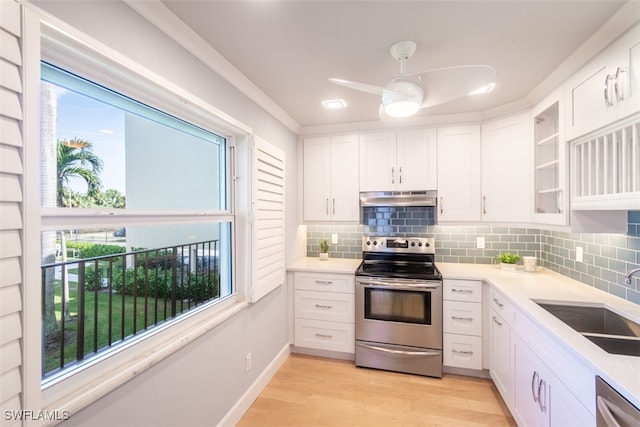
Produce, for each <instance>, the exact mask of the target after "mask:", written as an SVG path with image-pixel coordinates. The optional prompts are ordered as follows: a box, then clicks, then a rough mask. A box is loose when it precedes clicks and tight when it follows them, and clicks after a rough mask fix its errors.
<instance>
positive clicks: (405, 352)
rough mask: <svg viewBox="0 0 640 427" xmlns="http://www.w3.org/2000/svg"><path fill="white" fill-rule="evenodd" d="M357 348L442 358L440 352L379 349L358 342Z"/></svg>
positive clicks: (375, 346)
mask: <svg viewBox="0 0 640 427" xmlns="http://www.w3.org/2000/svg"><path fill="white" fill-rule="evenodd" d="M356 345H357V346H360V347H363V348H368V349H370V350H376V351H382V352H384V353H390V354H400V355H403V356H440V354H441V353H440V351H405V350H392V349H390V348H384V347H379V346H377V345H371V344H362V343H359V342H357V343H356Z"/></svg>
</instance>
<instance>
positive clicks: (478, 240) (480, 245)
mask: <svg viewBox="0 0 640 427" xmlns="http://www.w3.org/2000/svg"><path fill="white" fill-rule="evenodd" d="M476 247H477V248H478V249H484V237H476Z"/></svg>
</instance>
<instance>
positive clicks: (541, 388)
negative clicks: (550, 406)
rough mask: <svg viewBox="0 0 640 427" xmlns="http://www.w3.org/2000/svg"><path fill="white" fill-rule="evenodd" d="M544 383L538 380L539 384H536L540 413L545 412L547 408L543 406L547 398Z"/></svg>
mask: <svg viewBox="0 0 640 427" xmlns="http://www.w3.org/2000/svg"><path fill="white" fill-rule="evenodd" d="M546 384H547V383H546V382H545V381H544V380H543V379H542V378H540V382H539V383H538V406H539V407H540V412H546V410H547V406H546V405H545V404H544V401H545V400H546V398H547V387H546ZM543 391H544V397H543V396H542V392H543Z"/></svg>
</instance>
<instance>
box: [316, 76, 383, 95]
mask: <svg viewBox="0 0 640 427" xmlns="http://www.w3.org/2000/svg"><path fill="white" fill-rule="evenodd" d="M329 81H330V82H331V83H335V84H337V85H340V86H345V87H348V88H350V89H355V90H359V91H361V92H367V93H373V94H375V95H382V93H383V92H384V90H385V89H384V88H383V87H380V86H374V85H370V84H367V83H360V82H352V81H349V80H343V79H336V78H333V77H332V78H330V79H329Z"/></svg>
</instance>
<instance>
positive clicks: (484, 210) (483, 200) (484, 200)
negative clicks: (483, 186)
mask: <svg viewBox="0 0 640 427" xmlns="http://www.w3.org/2000/svg"><path fill="white" fill-rule="evenodd" d="M482 213H483V214H484V215H486V214H487V196H482Z"/></svg>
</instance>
